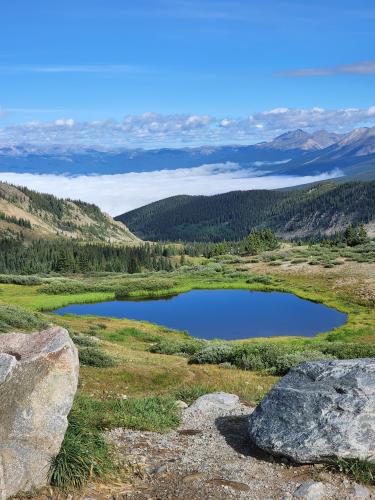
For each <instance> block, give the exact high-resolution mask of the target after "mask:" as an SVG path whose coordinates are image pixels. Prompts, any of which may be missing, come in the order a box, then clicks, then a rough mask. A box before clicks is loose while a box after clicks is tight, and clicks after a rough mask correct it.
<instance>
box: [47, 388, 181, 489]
mask: <svg viewBox="0 0 375 500" xmlns="http://www.w3.org/2000/svg"><path fill="white" fill-rule="evenodd" d="M68 420H69V426H68V430H67V432H66V434H65V437H64V441H63V443H62V446H61V449H60V452H59V454H58V455H57V456H56V457H55V458H54V459H53V460H52V462H51V468H50V474H49V477H50V483H51V484H52V485H54V486H57V487H59V488H62V489H64V490H68V489H73V488H81V487H82V486H83V485H84V484H85V483H86V482H87V481H88V480H89V479H97V478H101V477H103V476H106V475H108V474H115V473H116V468H117V466H116V464H115V461H114V457H113V456H112V453H111V448H110V447H109V445H108V444H107V443H106V441H105V439H104V437H103V435H102V431H103V430H104V429H111V428H115V427H124V428H128V429H137V430H145V431H159V432H164V431H167V430H169V429H172V428H175V427H177V426H178V425H179V423H180V417H179V412H178V410H177V407H176V402H175V399H174V398H173V397H170V396H152V397H145V398H134V399H126V400H120V399H111V400H106V401H98V400H95V399H93V398H91V397H89V396H85V395H82V394H78V395H77V397H76V399H75V401H74V405H73V408H72V410H71V412H70V415H69V418H68Z"/></svg>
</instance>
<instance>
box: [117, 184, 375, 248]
mask: <svg viewBox="0 0 375 500" xmlns="http://www.w3.org/2000/svg"><path fill="white" fill-rule="evenodd" d="M115 219H116V220H120V221H122V222H123V223H124V224H126V225H127V227H128V228H129V229H130V230H131V231H132V232H134V233H135V234H136V235H137V236H139V237H141V238H143V239H146V240H154V241H178V240H182V241H213V242H217V241H223V240H239V239H241V238H244V237H245V236H246V235H247V234H248V233H249V232H250V231H251V230H252V229H254V228H266V227H267V228H271V229H273V230H274V231H275V232H276V233H277V234H278V235H279V236H281V237H286V238H288V237H290V238H293V237H311V236H316V235H317V234H326V233H334V232H339V231H341V230H343V229H344V228H345V227H346V226H347V225H348V224H354V225H357V224H360V223H365V224H366V223H368V222H371V221H374V220H375V181H370V182H348V183H342V184H336V183H334V182H330V183H321V184H317V185H314V186H309V187H306V188H301V189H293V190H283V191H273V190H254V191H233V192H230V193H225V194H219V195H214V196H174V197H171V198H167V199H165V200H161V201H158V202H156V203H151V204H150V205H146V206H145V207H141V208H139V209H136V210H133V211H131V212H128V213H125V214H123V215H120V216H118V217H116V218H115Z"/></svg>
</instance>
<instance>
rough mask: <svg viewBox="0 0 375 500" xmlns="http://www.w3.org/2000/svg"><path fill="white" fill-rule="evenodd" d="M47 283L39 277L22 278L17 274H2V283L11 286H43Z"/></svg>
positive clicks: (0, 277) (0, 276)
mask: <svg viewBox="0 0 375 500" xmlns="http://www.w3.org/2000/svg"><path fill="white" fill-rule="evenodd" d="M45 281H46V279H45V278H41V277H39V276H22V275H17V274H0V283H4V284H10V285H41V284H42V283H44V282H45Z"/></svg>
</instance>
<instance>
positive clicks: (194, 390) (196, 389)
mask: <svg viewBox="0 0 375 500" xmlns="http://www.w3.org/2000/svg"><path fill="white" fill-rule="evenodd" d="M211 392H216V390H215V387H213V386H212V385H208V384H194V385H190V386H189V385H185V386H181V387H179V388H178V389H177V390H176V392H175V393H174V395H175V398H176V399H177V400H181V401H184V402H185V403H187V404H188V405H191V404H192V403H193V402H194V401H195V400H196V399H198V398H199V397H200V396H204V395H205V394H210V393H211Z"/></svg>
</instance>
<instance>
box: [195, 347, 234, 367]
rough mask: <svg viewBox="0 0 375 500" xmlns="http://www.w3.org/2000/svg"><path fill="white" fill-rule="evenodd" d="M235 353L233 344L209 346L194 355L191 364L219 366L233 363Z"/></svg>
mask: <svg viewBox="0 0 375 500" xmlns="http://www.w3.org/2000/svg"><path fill="white" fill-rule="evenodd" d="M232 353H233V345H231V344H225V343H220V344H208V345H207V346H205V347H204V348H203V349H201V350H200V351H198V352H196V353H194V354H193V355H192V356H191V357H190V359H189V362H190V363H197V364H204V363H208V364H219V363H225V362H229V363H230V362H231V360H232Z"/></svg>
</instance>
